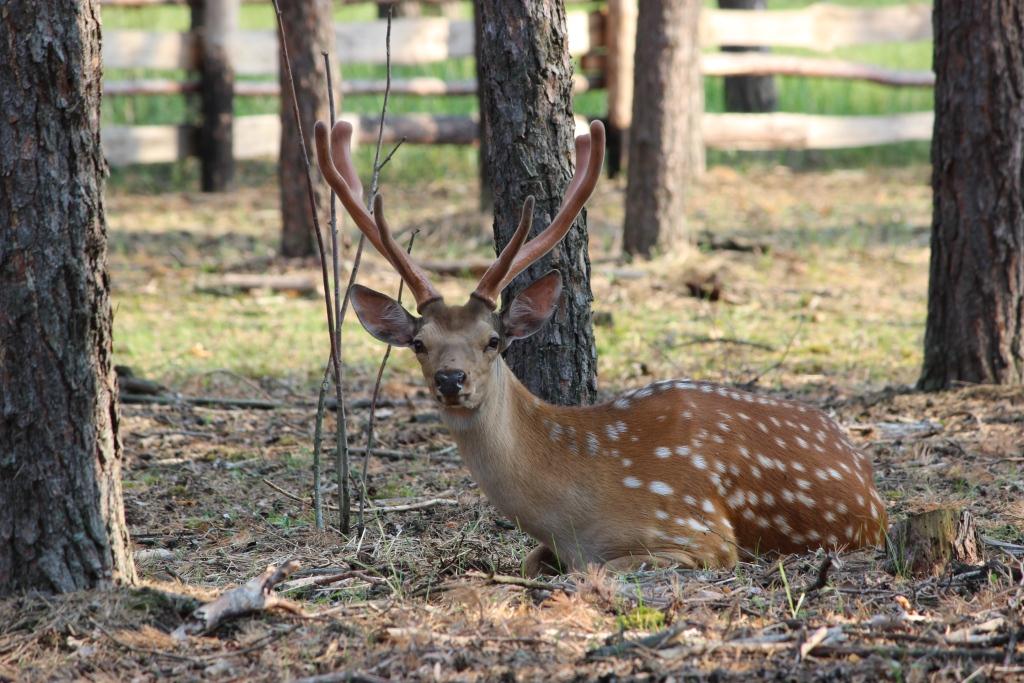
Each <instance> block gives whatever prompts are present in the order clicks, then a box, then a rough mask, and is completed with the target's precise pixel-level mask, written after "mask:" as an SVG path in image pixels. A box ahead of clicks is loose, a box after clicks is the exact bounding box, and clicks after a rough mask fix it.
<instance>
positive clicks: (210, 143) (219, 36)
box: [191, 0, 240, 192]
mask: <svg viewBox="0 0 1024 683" xmlns="http://www.w3.org/2000/svg"><path fill="white" fill-rule="evenodd" d="M239 4H240V2H239V0H192V3H191V5H192V19H193V22H194V23H195V25H194V27H193V29H194V30H196V32H197V34H198V36H199V73H200V75H201V83H200V90H199V111H200V113H201V115H202V116H201V118H202V124H201V125H200V127H199V156H200V163H201V164H202V179H201V187H202V190H203V192H224V191H226V190H229V189H230V188H231V186H232V185H233V184H234V179H235V152H234V109H235V67H234V64H233V62H232V59H231V49H230V47H231V46H230V40H231V36H232V34H233V33H234V32H235V31H236V30H237V28H238V10H239Z"/></svg>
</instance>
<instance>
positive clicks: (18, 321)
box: [0, 0, 135, 595]
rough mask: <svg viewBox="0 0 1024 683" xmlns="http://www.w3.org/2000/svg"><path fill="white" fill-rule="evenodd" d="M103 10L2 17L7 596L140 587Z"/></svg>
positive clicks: (88, 6)
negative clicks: (113, 225)
mask: <svg viewBox="0 0 1024 683" xmlns="http://www.w3.org/2000/svg"><path fill="white" fill-rule="evenodd" d="M99 16H100V0H51V1H50V2H40V3H29V2H15V3H7V4H6V5H5V6H4V9H3V12H0V34H2V35H4V36H5V37H6V38H5V39H4V40H2V41H0V64H3V65H4V66H3V68H2V69H0V93H3V98H2V103H0V108H2V110H3V115H2V116H0V146H2V148H3V149H4V150H5V151H4V153H3V154H0V226H3V227H2V228H0V230H2V231H3V236H2V237H0V595H5V594H10V593H13V592H20V591H25V590H41V591H73V590H79V589H84V588H91V587H97V586H105V585H108V584H109V583H110V582H111V581H125V582H131V581H133V580H134V578H135V570H134V566H133V564H132V558H131V554H130V552H129V541H128V532H127V529H126V526H125V520H124V509H123V507H122V501H121V460H122V451H121V443H120V441H119V440H118V437H117V423H118V411H117V403H116V388H115V378H114V372H113V367H112V365H111V342H110V324H111V310H110V301H109V299H108V286H109V285H108V278H107V272H106V226H105V223H104V215H103V177H104V174H105V172H106V163H105V161H104V159H103V153H102V150H101V148H100V130H99V122H100V75H101V72H100V21H99Z"/></svg>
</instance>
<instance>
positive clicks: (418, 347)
mask: <svg viewBox="0 0 1024 683" xmlns="http://www.w3.org/2000/svg"><path fill="white" fill-rule="evenodd" d="M412 350H413V351H415V352H416V353H426V352H427V346H426V344H424V343H423V342H422V341H420V340H419V339H413V340H412Z"/></svg>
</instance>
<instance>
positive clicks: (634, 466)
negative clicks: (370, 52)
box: [315, 121, 886, 576]
mask: <svg viewBox="0 0 1024 683" xmlns="http://www.w3.org/2000/svg"><path fill="white" fill-rule="evenodd" d="M351 138H352V127H351V125H350V124H348V123H346V122H344V121H340V122H338V123H336V124H335V125H334V127H333V129H332V130H330V131H328V128H327V125H326V124H324V123H323V122H317V124H316V127H315V140H316V153H317V161H318V163H319V166H320V170H321V172H322V174H323V176H324V178H325V179H326V180H327V182H328V183H329V184H330V186H331V187H332V188H333V189H334V191H335V192H336V193H337V195H338V197H339V199H340V201H341V203H342V204H343V206H344V208H345V210H346V211H347V213H348V214H349V215H350V216H351V218H352V220H353V221H354V222H355V224H356V226H357V227H358V229H359V230H360V231H361V232H362V233H363V235H365V237H366V239H367V240H368V241H369V242H370V243H371V244H372V245H373V247H374V248H375V249H376V250H377V251H378V252H379V253H380V254H381V255H382V256H383V257H384V258H385V259H386V260H387V261H388V263H389V264H390V265H391V266H392V267H393V268H394V269H395V271H397V272H398V274H399V275H400V276H401V278H402V280H403V281H404V282H405V283H406V285H407V287H408V288H409V291H410V292H411V293H412V295H413V297H414V298H415V301H416V312H417V314H418V315H413V314H412V313H410V312H409V311H407V310H406V309H405V308H404V307H403V306H402V305H401V304H400V303H399V302H397V301H395V300H394V299H392V298H390V297H388V296H386V295H384V294H381V293H380V292H376V291H374V290H372V289H369V288H367V287H364V286H362V285H358V284H357V285H354V286H353V288H352V290H351V302H352V306H353V309H354V310H355V312H356V314H357V316H358V318H359V321H360V323H361V324H362V326H363V328H364V329H365V330H366V331H367V332H368V333H369V334H370V335H372V336H373V337H375V338H376V339H378V340H380V341H382V342H385V343H387V344H390V345H392V346H395V347H405V348H410V349H411V350H412V352H413V353H415V355H416V359H417V360H418V362H419V365H420V368H421V369H422V372H423V378H424V380H425V381H426V383H427V386H428V387H429V394H430V396H431V397H432V399H433V400H434V401H436V402H437V405H438V407H439V411H440V414H441V418H442V421H443V422H444V424H445V425H446V426H447V428H448V430H449V431H450V433H451V436H452V438H453V439H454V441H455V443H456V445H457V447H458V451H459V453H460V457H461V459H462V461H463V462H464V464H465V465H466V467H467V468H468V470H469V472H470V474H471V475H472V477H473V479H474V481H475V482H476V483H477V485H478V486H479V487H480V489H481V490H482V491H483V493H484V494H485V495H486V497H487V498H488V499H489V500H490V502H491V503H492V504H493V505H494V506H495V507H496V508H497V509H498V511H500V512H501V513H502V514H504V515H506V516H507V517H509V518H510V519H511V520H512V521H514V523H515V524H517V525H518V526H519V528H520V529H522V530H523V531H525V532H526V533H528V534H529V535H530V536H532V537H533V538H534V539H536V540H537V541H538V542H539V545H538V546H537V547H536V548H535V549H534V550H532V551H531V552H530V553H529V554H528V555H527V556H526V558H525V560H524V562H523V566H522V568H521V569H522V570H523V572H524V573H525V574H527V575H531V576H533V575H537V574H539V573H543V572H548V573H550V572H555V573H557V572H560V571H577V570H583V569H585V568H586V567H588V566H589V565H592V564H596V565H601V566H604V567H605V568H607V569H608V570H611V571H629V570H634V569H637V568H640V567H645V566H646V567H656V566H657V567H660V566H669V565H673V566H680V567H687V568H713V567H731V566H734V565H735V564H736V563H737V561H738V560H739V558H740V557H741V556H743V557H747V556H759V555H760V554H764V553H779V554H784V553H800V552H807V551H813V550H816V549H818V548H825V549H834V550H841V549H853V548H860V547H866V546H872V545H877V544H879V543H880V542H881V540H882V538H883V535H884V529H885V526H886V509H885V505H884V504H883V502H882V499H881V498H880V497H879V494H878V491H877V490H876V488H875V484H874V479H873V474H872V466H871V462H870V461H869V459H868V458H867V457H866V456H865V455H864V454H863V453H861V452H860V451H858V450H857V449H856V448H855V447H854V446H853V444H852V443H851V442H850V440H849V439H848V438H847V436H846V434H845V433H844V431H843V430H842V428H841V427H840V426H839V425H838V424H837V423H836V422H835V421H834V420H832V419H831V418H829V417H828V416H827V415H826V414H825V413H824V412H822V411H821V410H818V409H816V408H813V407H810V406H807V405H803V404H801V403H796V402H791V401H786V400H780V399H776V398H772V397H770V396H763V395H758V394H755V393H751V392H749V391H741V390H739V389H735V388H732V387H729V386H724V385H718V384H714V383H711V382H704V381H696V380H692V379H675V380H666V381H659V382H655V383H653V384H650V385H649V386H645V387H642V388H639V389H635V390H632V391H629V392H627V393H625V394H622V395H620V396H618V397H616V398H614V399H612V400H610V401H608V402H606V403H602V404H599V405H588V406H559V405H552V404H548V403H546V402H544V401H542V400H541V399H540V398H538V397H537V396H535V395H533V394H532V393H531V392H530V391H529V390H528V389H527V388H526V387H525V386H524V385H523V384H522V383H521V382H520V381H519V380H518V379H517V378H516V377H515V375H514V374H513V373H512V371H511V370H510V369H509V367H508V366H507V365H506V364H505V361H504V360H503V358H502V352H503V351H504V350H505V349H507V348H508V346H509V345H510V344H513V343H515V342H516V341H517V340H520V339H524V338H526V337H529V336H530V335H532V334H534V333H535V332H537V330H539V329H540V328H541V326H543V325H544V324H545V322H546V321H548V320H549V319H550V318H551V316H552V315H553V313H554V312H555V309H556V307H557V304H558V301H559V298H560V295H561V290H562V279H561V275H560V273H559V272H558V271H557V270H553V271H550V272H548V273H547V274H545V275H544V276H542V277H540V278H539V279H537V280H535V281H534V282H533V283H531V284H530V285H529V286H527V287H526V288H525V289H523V290H522V291H520V292H519V294H518V295H517V296H515V297H514V298H512V299H511V300H510V301H506V302H505V305H504V306H503V307H502V308H501V309H499V308H498V303H499V297H500V296H501V294H502V291H503V290H504V288H505V287H506V286H507V285H508V284H509V283H510V282H511V281H512V279H513V278H515V277H516V276H517V275H519V274H520V273H522V272H523V271H524V270H526V268H528V267H529V266H530V265H531V264H533V263H534V262H535V261H537V260H538V259H540V258H541V257H543V256H544V255H545V254H547V253H548V252H549V251H550V250H551V249H553V248H554V247H555V246H556V245H557V244H558V243H559V241H560V240H561V239H562V238H563V237H564V236H565V234H566V233H567V232H568V230H569V228H570V227H571V225H572V223H573V221H574V220H575V218H576V215H577V214H578V213H579V212H580V210H581V209H582V208H583V206H584V204H585V203H586V202H587V200H588V199H589V198H590V196H591V195H592V194H593V192H594V189H595V187H596V186H597V180H598V178H599V176H600V173H601V167H602V164H603V159H604V147H605V134H604V127H603V126H602V124H601V123H600V122H599V121H595V122H594V123H592V124H591V126H590V131H589V133H588V134H585V135H581V136H579V137H577V138H576V143H575V152H576V169H575V173H574V175H573V176H572V179H571V181H570V182H569V185H568V187H567V189H566V191H565V195H564V197H563V200H562V203H561V205H560V207H559V210H558V212H557V214H556V215H555V217H554V219H553V220H552V221H551V222H550V224H549V225H548V226H547V227H546V228H544V229H543V230H540V231H538V232H537V234H536V235H535V236H533V237H532V239H527V238H528V237H529V235H530V233H531V231H532V227H533V225H532V224H533V211H534V198H533V197H528V198H527V199H526V201H525V202H524V204H523V208H522V214H521V218H520V220H519V224H518V226H517V228H516V230H515V233H514V234H513V236H512V238H511V240H510V241H509V243H508V245H507V246H506V247H505V248H504V250H503V251H501V253H500V254H499V255H498V256H497V258H496V259H495V261H494V262H493V263H492V264H491V265H490V267H489V268H488V269H487V270H486V272H485V273H484V275H483V276H482V277H481V278H480V281H479V283H478V284H477V286H476V289H475V290H474V291H473V292H472V294H470V295H469V298H468V300H467V301H466V302H465V303H464V304H462V305H451V304H448V303H446V302H445V301H444V299H443V297H442V296H441V294H440V293H439V292H438V290H437V289H436V288H435V286H434V285H433V284H432V283H431V282H430V279H429V278H428V277H427V274H426V273H425V271H424V270H423V268H421V267H420V266H419V265H418V264H417V263H416V262H415V261H414V260H413V258H412V257H411V256H410V255H408V254H407V253H406V252H405V251H404V250H403V249H402V248H401V247H400V246H399V245H398V244H397V243H396V242H395V239H394V237H393V232H392V230H391V228H390V227H389V225H388V221H387V219H386V217H385V213H384V205H383V199H382V197H381V195H379V194H378V195H377V196H376V197H374V198H373V211H372V213H371V212H370V211H368V210H367V208H365V206H364V204H363V201H362V194H363V189H362V184H361V183H360V180H359V177H358V175H357V173H356V169H355V166H354V164H353V162H352V155H351V148H350V143H351Z"/></svg>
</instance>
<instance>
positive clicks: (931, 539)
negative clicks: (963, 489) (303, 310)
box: [886, 508, 985, 577]
mask: <svg viewBox="0 0 1024 683" xmlns="http://www.w3.org/2000/svg"><path fill="white" fill-rule="evenodd" d="M886 551H887V554H888V556H889V562H888V566H887V567H886V569H887V570H888V571H889V572H891V573H893V574H900V575H904V576H913V577H926V576H939V575H940V574H942V573H943V572H945V571H946V568H947V567H949V565H950V563H951V562H955V563H958V564H963V565H970V566H977V565H980V564H984V563H985V558H984V546H983V545H982V542H981V537H980V536H979V534H978V530H977V527H976V526H975V524H974V516H973V515H972V514H971V513H970V512H968V511H967V510H955V509H953V508H940V509H938V510H930V511H928V512H920V513H917V514H912V515H910V516H909V517H907V519H905V520H903V521H901V522H897V523H896V524H894V525H893V526H892V528H890V530H889V535H888V538H887V539H886Z"/></svg>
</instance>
